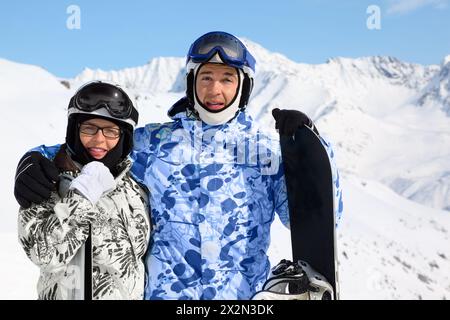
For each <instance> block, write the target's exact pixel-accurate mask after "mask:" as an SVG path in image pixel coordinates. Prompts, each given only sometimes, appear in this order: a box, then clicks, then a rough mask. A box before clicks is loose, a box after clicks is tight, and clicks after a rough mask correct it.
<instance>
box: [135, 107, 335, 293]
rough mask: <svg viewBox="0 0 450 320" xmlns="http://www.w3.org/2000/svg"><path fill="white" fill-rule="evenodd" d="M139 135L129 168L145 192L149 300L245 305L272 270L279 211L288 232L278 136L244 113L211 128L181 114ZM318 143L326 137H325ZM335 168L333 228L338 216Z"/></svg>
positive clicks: (151, 125)
mask: <svg viewBox="0 0 450 320" xmlns="http://www.w3.org/2000/svg"><path fill="white" fill-rule="evenodd" d="M173 119H174V121H173V122H169V123H165V124H149V125H147V126H145V127H144V128H138V129H137V130H136V131H135V146H134V152H133V154H132V158H133V160H134V161H135V163H134V165H133V167H132V171H133V174H134V175H135V177H136V179H137V180H138V181H140V182H141V183H143V184H145V185H146V186H147V187H148V188H149V189H150V190H152V192H151V193H150V194H149V202H150V207H151V208H152V212H151V217H152V225H153V227H154V229H153V231H152V240H151V245H150V249H149V250H150V251H149V253H148V254H147V257H146V265H147V272H148V277H147V280H146V287H145V298H146V299H232V300H234V299H249V298H251V297H252V295H253V294H254V293H255V292H256V291H258V290H260V289H261V288H262V285H263V283H264V281H265V280H266V277H267V275H268V272H269V270H270V263H269V259H268V257H267V255H266V252H267V249H268V247H269V244H270V226H271V224H272V222H273V220H274V217H275V213H277V214H278V215H279V217H280V219H281V221H282V223H283V224H285V225H286V226H288V225H289V214H288V206H287V194H286V185H285V179H284V173H283V166H282V162H281V152H280V146H279V139H278V138H272V137H270V136H268V135H265V134H263V133H262V132H261V131H259V130H258V129H257V128H256V127H255V125H254V122H253V120H252V119H251V118H250V116H249V115H248V114H247V113H246V112H240V114H239V115H238V116H237V117H236V118H235V119H233V120H232V121H231V122H229V123H227V124H225V125H219V126H209V125H206V124H205V123H203V122H201V121H197V120H196V119H195V118H194V117H192V116H189V115H187V114H186V112H180V113H178V114H176V115H175V116H174V117H173ZM321 139H322V138H321ZM322 143H323V144H324V146H325V147H326V149H327V152H328V154H329V157H330V159H331V163H332V169H333V180H334V190H335V197H336V200H335V201H336V204H337V205H336V221H338V220H339V218H340V215H341V213H342V198H341V190H340V185H339V176H338V173H337V170H336V167H335V165H334V161H333V160H334V159H333V156H334V155H333V151H332V148H331V146H330V144H329V143H328V142H326V141H325V140H324V139H322Z"/></svg>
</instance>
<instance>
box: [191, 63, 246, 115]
mask: <svg viewBox="0 0 450 320" xmlns="http://www.w3.org/2000/svg"><path fill="white" fill-rule="evenodd" d="M238 85H239V78H238V73H237V70H236V69H235V68H233V67H229V66H227V65H224V64H219V63H206V64H204V65H203V66H201V67H200V69H199V71H198V74H197V80H196V83H195V90H196V92H197V97H198V99H199V101H200V102H201V103H202V104H203V105H204V106H205V107H207V108H208V109H209V110H214V111H217V110H221V109H223V108H225V107H226V106H228V105H229V104H230V102H231V101H232V100H233V98H234V97H235V95H236V93H237V88H238Z"/></svg>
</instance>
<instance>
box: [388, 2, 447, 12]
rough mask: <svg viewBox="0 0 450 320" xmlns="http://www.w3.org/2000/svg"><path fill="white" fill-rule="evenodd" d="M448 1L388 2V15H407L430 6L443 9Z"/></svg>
mask: <svg viewBox="0 0 450 320" xmlns="http://www.w3.org/2000/svg"><path fill="white" fill-rule="evenodd" d="M449 2H450V0H388V8H387V13H388V14H403V13H409V12H412V11H414V10H417V9H419V8H423V7H428V6H431V7H433V8H436V9H445V8H447V7H448V5H449Z"/></svg>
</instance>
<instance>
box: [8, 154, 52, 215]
mask: <svg viewBox="0 0 450 320" xmlns="http://www.w3.org/2000/svg"><path fill="white" fill-rule="evenodd" d="M58 175H59V171H58V168H56V166H55V164H54V163H53V162H52V161H50V160H49V159H47V158H46V157H44V156H43V155H42V154H41V153H40V152H37V151H33V152H29V153H26V154H25V155H24V156H23V157H22V159H20V161H19V164H18V165H17V170H16V177H15V183H14V197H15V198H16V200H17V202H18V203H19V204H20V206H21V207H22V208H25V209H27V208H29V207H30V206H31V204H32V203H36V204H39V203H42V202H44V201H45V200H48V199H49V198H50V193H51V192H52V191H56V185H55V184H56V181H58Z"/></svg>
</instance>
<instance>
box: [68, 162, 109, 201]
mask: <svg viewBox="0 0 450 320" xmlns="http://www.w3.org/2000/svg"><path fill="white" fill-rule="evenodd" d="M115 188H116V181H115V180H114V177H113V175H112V174H111V171H109V169H108V167H106V166H105V165H104V164H103V163H101V162H99V161H92V162H89V163H88V164H86V165H85V166H84V167H83V169H81V173H80V175H79V176H78V177H76V178H75V179H73V181H72V183H71V184H70V187H69V189H71V190H73V189H76V190H78V191H79V192H80V193H81V194H82V195H83V196H84V197H85V198H86V199H88V200H89V201H90V202H91V203H92V204H94V205H95V204H96V203H97V201H98V200H100V198H101V197H102V195H103V194H105V193H108V192H110V191H112V190H114V189H115Z"/></svg>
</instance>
